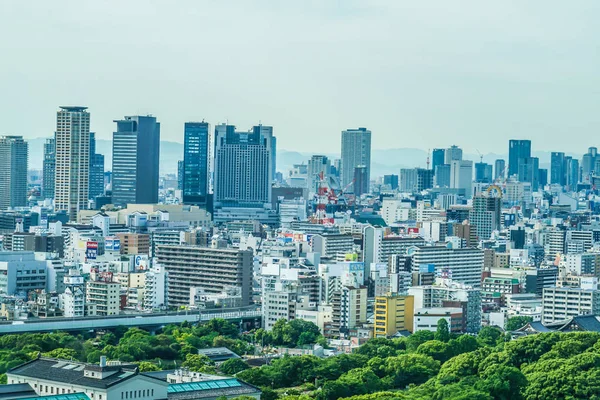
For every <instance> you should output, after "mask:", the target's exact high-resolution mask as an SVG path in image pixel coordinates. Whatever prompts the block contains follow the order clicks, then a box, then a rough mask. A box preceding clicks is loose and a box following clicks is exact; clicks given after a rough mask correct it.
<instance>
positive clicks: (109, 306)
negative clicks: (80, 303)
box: [85, 274, 121, 316]
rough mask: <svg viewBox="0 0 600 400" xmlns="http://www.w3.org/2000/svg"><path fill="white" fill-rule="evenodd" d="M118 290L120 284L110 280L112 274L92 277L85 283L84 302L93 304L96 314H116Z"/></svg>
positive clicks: (118, 303) (119, 289)
mask: <svg viewBox="0 0 600 400" xmlns="http://www.w3.org/2000/svg"><path fill="white" fill-rule="evenodd" d="M92 275H93V274H92ZM120 292H121V284H120V283H119V282H113V281H112V274H108V275H105V276H99V277H97V278H94V277H92V278H91V280H89V281H88V282H86V284H85V302H86V305H88V304H90V305H91V304H93V305H94V306H95V308H96V315H99V316H108V315H117V314H119V309H120V304H121V300H120Z"/></svg>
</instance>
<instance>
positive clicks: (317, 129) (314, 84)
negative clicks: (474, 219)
mask: <svg viewBox="0 0 600 400" xmlns="http://www.w3.org/2000/svg"><path fill="white" fill-rule="evenodd" d="M599 18H600V2H598V1H597V0H578V1H576V2H565V1H555V0H545V1H541V0H540V1H523V0H520V1H516V0H515V1H501V2H500V1H498V2H484V1H481V0H473V1H460V0H455V1H443V0H438V1H429V2H421V1H404V0H390V1H382V0H381V1H378V0H373V1H367V0H362V1H354V0H338V1H335V0H315V1H267V0H239V1H233V0H232V1H228V0H219V1H203V0H177V1H173V0H161V1H153V0H143V1H137V0H127V1H121V0H103V1H92V0H78V1H66V0H65V1H63V0H53V1H48V0H31V1H26V0H20V1H9V0H6V1H1V2H0V38H1V39H0V110H1V111H0V135H8V134H11V135H23V136H25V137H26V138H36V137H46V136H51V135H52V133H53V132H54V125H55V118H56V114H55V113H56V111H57V109H58V106H60V105H83V106H88V107H89V111H90V113H91V129H92V130H93V131H96V132H97V137H98V138H100V139H110V138H111V137H112V132H113V130H114V125H115V124H114V123H113V120H115V119H119V118H122V117H123V116H125V115H137V114H142V115H145V114H152V115H154V116H156V117H157V118H158V120H159V121H160V122H161V136H162V140H169V141H177V142H182V141H183V123H184V122H185V121H198V120H203V119H204V120H205V121H208V122H210V123H211V124H217V123H222V122H228V123H230V124H234V125H236V126H237V127H238V129H239V130H246V129H249V128H250V127H251V126H252V125H255V124H258V123H259V122H260V123H263V124H265V125H272V126H273V127H274V133H275V135H276V136H277V138H278V146H279V148H282V149H288V150H297V151H302V152H311V153H338V152H339V147H340V132H341V130H343V129H345V128H351V127H367V128H369V129H371V131H372V132H373V138H372V146H373V148H376V149H387V148H420V149H425V150H426V149H430V148H434V147H447V146H449V145H451V144H458V145H459V146H461V147H463V148H464V149H465V151H467V152H473V153H474V152H476V151H481V152H483V153H486V152H496V153H506V152H507V148H508V140H509V139H531V140H532V141H533V143H532V147H533V149H534V150H544V151H552V150H560V151H567V152H575V153H579V154H582V153H584V152H585V150H586V148H587V147H589V146H592V145H593V146H596V145H600V143H598V140H597V139H596V138H597V136H598V132H600V112H598V106H599V105H600V73H599V71H600V51H599V47H600V24H598V23H597V21H598V20H599Z"/></svg>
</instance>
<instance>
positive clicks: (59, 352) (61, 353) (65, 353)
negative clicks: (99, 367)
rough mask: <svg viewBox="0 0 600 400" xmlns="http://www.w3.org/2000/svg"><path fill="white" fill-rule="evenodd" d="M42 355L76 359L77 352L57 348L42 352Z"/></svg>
mask: <svg viewBox="0 0 600 400" xmlns="http://www.w3.org/2000/svg"><path fill="white" fill-rule="evenodd" d="M43 356H44V357H49V358H60V359H63V360H73V359H77V352H76V351H75V350H73V349H65V348H58V349H54V350H52V351H49V352H47V353H44V354H43Z"/></svg>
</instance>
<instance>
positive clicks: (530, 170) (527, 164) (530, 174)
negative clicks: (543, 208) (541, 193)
mask: <svg viewBox="0 0 600 400" xmlns="http://www.w3.org/2000/svg"><path fill="white" fill-rule="evenodd" d="M539 165H540V160H539V158H537V157H527V158H522V159H520V160H519V171H518V180H519V182H529V183H531V190H532V191H534V192H536V191H537V190H538V187H539V175H540V173H539Z"/></svg>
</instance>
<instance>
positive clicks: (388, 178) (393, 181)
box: [383, 174, 398, 190]
mask: <svg viewBox="0 0 600 400" xmlns="http://www.w3.org/2000/svg"><path fill="white" fill-rule="evenodd" d="M383 184H384V185H389V186H390V187H391V189H392V190H396V189H398V175H393V174H392V175H384V176H383Z"/></svg>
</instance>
